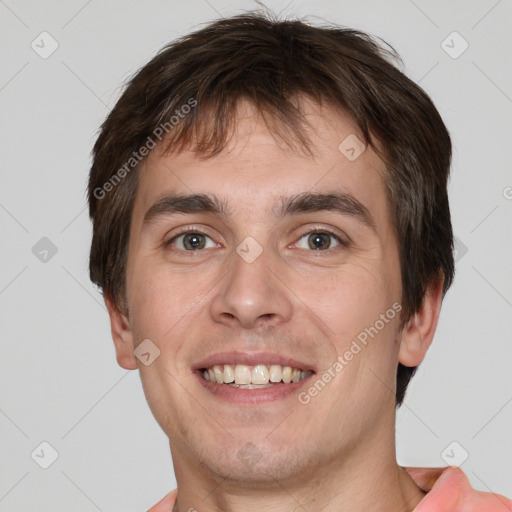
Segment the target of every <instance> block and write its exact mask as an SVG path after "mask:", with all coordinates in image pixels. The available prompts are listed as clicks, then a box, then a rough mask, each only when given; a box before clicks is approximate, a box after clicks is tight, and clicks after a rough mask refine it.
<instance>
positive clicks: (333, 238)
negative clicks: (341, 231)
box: [297, 230, 348, 251]
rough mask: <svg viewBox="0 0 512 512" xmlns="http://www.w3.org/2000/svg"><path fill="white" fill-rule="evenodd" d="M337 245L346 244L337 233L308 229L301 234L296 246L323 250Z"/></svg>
mask: <svg viewBox="0 0 512 512" xmlns="http://www.w3.org/2000/svg"><path fill="white" fill-rule="evenodd" d="M338 245H344V246H346V245H348V244H346V243H344V242H343V241H342V240H341V239H340V237H339V236H338V235H335V234H334V233H331V232H329V231H318V230H317V231H310V232H309V233H306V234H305V235H303V236H302V238H301V239H300V240H299V242H297V246H298V247H299V248H301V249H313V250H315V251H325V250H327V249H333V248H334V247H336V246H338Z"/></svg>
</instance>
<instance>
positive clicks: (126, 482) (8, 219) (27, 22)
mask: <svg viewBox="0 0 512 512" xmlns="http://www.w3.org/2000/svg"><path fill="white" fill-rule="evenodd" d="M287 4H288V3H287V2H284V1H283V2H281V1H269V2H267V3H266V5H268V6H269V7H271V8H273V9H274V10H276V11H278V12H279V11H281V10H283V9H284V13H286V14H290V15H301V16H302V15H313V16H318V17H321V18H324V19H326V20H329V21H332V22H336V23H339V24H342V25H346V26H350V27H354V28H358V29H362V30H366V31H369V32H371V33H373V34H376V35H379V36H381V37H383V38H384V39H385V40H387V41H388V42H390V43H391V44H392V45H393V46H395V48H396V49H397V50H398V51H399V53H400V54H401V55H402V57H403V59H404V62H405V72H406V74H407V75H408V76H410V77H411V78H412V79H414V80H415V81H417V82H419V83H420V84H421V86H422V87H423V88H424V89H425V90H426V91H427V93H428V94H430V96H431V97H432V99H433V100H434V102H435V104H436V105H437V107H438V109H439V110H440V112H441V115H442V116H443V118H444V120H445V122H446V124H447V126H448V129H449V130H450V132H451V135H452V137H453V143H454V146H455V152H454V161H453V174H452V178H451V183H450V199H451V207H452V215H453V225H454V231H455V233H456V236H457V238H458V239H459V240H460V243H461V244H463V245H460V246H459V249H460V250H459V254H458V261H457V277H456V280H455V283H454V285H453V287H452V289H451V291H450V292H449V293H448V295H447V297H446V299H445V302H444V305H443V310H442V315H441V319H440V324H439V327H438V333H437V335H436V338H435V340H434V344H433V346H432V347H431V350H430V352H429V354H428V356H427V359H426V360H425V362H424V364H423V365H422V366H421V367H420V370H419V372H418V374H417V376H416V377H415V378H414V380H413V381H412V384H411V386H410V390H409V393H408V396H407V399H406V403H405V405H404V406H403V407H402V408H401V409H400V412H399V415H398V423H397V449H398V459H399V462H400V463H401V464H404V465H413V466H444V465H446V462H445V460H443V458H442V454H443V453H444V454H445V457H446V454H448V456H452V458H454V460H457V458H460V457H462V455H463V453H464V452H463V451H462V450H466V451H467V452H468V453H469V458H468V459H467V460H466V461H465V462H464V463H463V465H462V468H463V469H464V471H465V473H466V474H467V475H468V477H469V479H470V481H471V483H472V484H473V486H474V487H476V488H478V489H481V490H486V491H489V490H492V491H494V492H499V493H501V494H505V495H507V496H509V497H512V441H511V433H512V429H511V426H512V403H511V402H512V381H511V361H512V340H511V323H512V322H511V317H512V315H511V314H512V272H511V270H510V262H511V261H512V260H511V252H512V251H511V248H512V228H511V222H510V220H511V218H512V199H511V198H512V173H511V170H510V162H511V143H510V142H511V140H510V132H511V130H510V117H511V116H510V114H511V112H512V99H511V97H512V76H511V55H512V52H511V49H512V45H511V43H512V36H511V32H510V30H509V27H510V26H511V25H512V23H511V22H512V2H511V1H510V0H501V1H496V0H480V1H472V2H467V1H462V0H459V1H452V2H446V1H441V0H438V1H430V2H427V1H426V0H414V1H413V0H396V1H392V2H380V1H362V2H360V1H355V0H352V1H344V2H334V1H333V0H332V1H329V0H314V1H299V0H296V1H292V2H290V3H289V4H288V6H287ZM286 6H287V7H286ZM252 7H254V3H253V2H250V1H242V2H228V1H227V0H208V1H206V0H188V1H187V2H175V1H163V0H160V1H157V0H154V1H148V2H130V3H129V2H122V1H119V0H118V1H109V2H100V1H99V0H90V1H88V2H86V1H84V0H73V1H67V2H64V1H52V2H35V1H32V2H29V1H16V0H0V42H1V44H0V48H1V49H0V51H1V66H0V109H1V117H0V119H1V124H0V130H1V133H0V140H1V163H0V172H1V179H2V181H1V188H0V222H1V229H2V250H1V252H0V258H1V260H0V310H1V331H0V332H1V337H2V338H1V339H2V341H1V354H2V357H1V358H0V379H1V381H0V436H1V437H0V447H1V453H0V456H1V459H0V473H1V478H0V511H2V512H3V511H10V512H20V511H29V510H30V511H49V510H52V511H54V512H59V511H69V510H73V511H77V512H78V511H83V512H86V511H96V510H100V511H105V512H106V511H121V510H123V511H131V510H133V511H142V510H146V509H147V508H148V507H149V506H150V505H153V504H154V503H156V502H157V501H158V500H159V499H160V498H162V497H163V496H164V495H165V494H166V493H167V492H168V491H169V490H171V489H172V488H174V486H175V480H174V476H173V471H172V465H171V459H170V454H169V449H168V444H167V438H166V437H165V436H164V434H163V433H162V432H161V430H160V428H159V427H158V425H157V423H156V421H155V420H154V419H153V417H152V415H151V413H150V411H149V409H148V407H147V405H146V402H145V399H144V396H143V393H142V389H141V384H140V379H139V376H138V373H137V372H127V371H125V370H123V369H121V368H119V367H118V366H117V363H116V361H115V354H114V348H113V344H112V341H111V338H110V330H109V323H108V318H107V314H106V310H105V308H104V306H103V303H102V298H101V295H100V294H99V293H98V291H97V290H96V289H95V288H94V287H93V286H92V285H91V283H90V282H89V279H88V271H87V265H88V250H89V244H90V234H91V229H90V223H89V220H88V216H87V211H86V207H85V192H84V191H85V187H86V179H87V173H88V169H89V165H90V156H89V155H90V150H91V147H92V144H93V142H94V140H95V134H96V131H97V129H98V127H99V125H100V124H101V122H102V121H103V119H104V118H105V116H106V115H107V113H108V111H109V110H110V109H111V108H112V107H113V106H114V104H115V101H116V99H117V98H118V97H119V94H120V86H121V84H122V82H123V81H125V80H126V79H127V78H128V77H129V76H130V75H131V74H132V73H134V72H135V71H136V70H137V69H138V68H139V67H140V66H141V65H143V64H144V63H145V62H146V61H148V60H149V59H150V58H151V57H152V56H153V55H154V54H155V52H156V51H157V50H158V49H160V47H161V46H163V45H164V44H165V43H167V42H169V41H170V40H172V39H174V38H175V37H176V36H179V35H181V34H184V33H186V32H188V31H190V30H191V29H192V28H196V27H198V25H199V24H200V23H203V22H206V21H210V20H212V19H213V18H215V17H217V16H218V15H230V14H234V13H237V12H240V11H241V10H243V9H247V8H252ZM285 7H286V9H285ZM43 31H47V32H49V34H51V36H52V37H53V38H54V39H55V40H56V41H57V42H58V45H59V47H58V49H57V50H56V51H55V53H53V54H52V55H51V56H50V57H48V58H47V59H43V58H41V57H40V56H39V54H38V53H36V52H35V51H34V50H33V49H32V48H31V43H32V41H34V40H35V41H36V43H37V42H38V41H39V43H38V44H39V45H40V46H42V45H43V43H41V42H40V38H39V39H38V36H39V34H40V33H41V32H43ZM453 31H457V32H458V33H459V34H460V35H461V36H462V37H463V38H464V39H465V40H466V41H467V42H468V43H469V48H468V49H467V50H466V51H465V52H464V53H463V54H462V55H460V56H459V57H458V58H456V59H454V58H452V57H451V56H449V55H448V54H447V53H446V52H445V51H444V49H443V48H442V46H441V44H442V41H443V40H445V39H446V38H447V36H448V35H449V34H451V33H452V32H453ZM456 37H457V36H456ZM44 44H45V48H46V49H48V48H49V44H50V42H49V40H48V39H47V40H46V42H45V43H44ZM446 44H448V45H450V46H452V47H453V48H452V50H451V51H452V53H453V52H456V51H458V50H460V49H461V48H462V46H461V44H463V42H462V40H460V39H457V38H456V39H453V37H452V39H448V40H447V42H446V43H445V45H446ZM507 187H508V188H507ZM42 237H48V238H49V239H50V240H51V241H52V242H53V244H55V246H56V247H57V249H58V252H57V253H56V254H55V255H54V256H52V257H50V255H51V253H49V255H48V257H47V259H48V261H46V262H42V261H40V259H38V257H36V255H34V254H33V252H32V247H33V246H34V245H35V244H36V243H37V242H38V241H39V240H40V239H41V238H42ZM466 249H467V253H465V250H466ZM40 257H42V255H40ZM42 441H47V442H49V443H50V444H51V445H52V446H53V447H54V448H55V449H56V450H57V452H58V454H59V457H58V459H57V460H56V461H55V463H54V464H53V465H51V466H50V467H49V468H48V469H42V468H40V467H39V465H38V464H36V462H35V461H34V460H33V459H32V458H31V453H32V451H33V450H34V449H35V448H37V447H38V446H39V444H40V443H41V442H42ZM453 441H456V442H457V443H458V444H457V445H452V446H451V447H450V448H448V450H445V449H446V448H447V447H448V446H449V445H450V443H452V442H453ZM452 449H453V451H452ZM43 451H44V450H43ZM37 453H39V454H40V459H39V460H42V459H43V458H44V457H43V456H42V455H41V452H40V451H39V452H37ZM44 456H45V457H47V456H48V451H47V452H46V454H45V455H44ZM35 458H36V459H37V457H35Z"/></svg>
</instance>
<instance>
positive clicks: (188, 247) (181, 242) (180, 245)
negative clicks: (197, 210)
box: [166, 232, 217, 251]
mask: <svg viewBox="0 0 512 512" xmlns="http://www.w3.org/2000/svg"><path fill="white" fill-rule="evenodd" d="M208 240H209V241H210V245H207V244H208ZM166 245H174V246H175V247H176V248H177V249H179V250H182V251H197V250H199V249H211V248H212V247H216V246H217V244H216V243H215V242H214V241H213V240H212V239H211V238H210V237H209V236H207V235H203V234H202V233H195V232H189V233H182V234H181V235H177V236H175V237H174V238H171V239H170V240H169V241H168V242H166Z"/></svg>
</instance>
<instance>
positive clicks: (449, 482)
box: [148, 466, 512, 512]
mask: <svg viewBox="0 0 512 512" xmlns="http://www.w3.org/2000/svg"><path fill="white" fill-rule="evenodd" d="M404 469H406V470H407V472H408V473H409V475H411V477H412V479H413V480H414V481H415V482H416V484H417V485H418V487H420V488H421V489H423V490H424V491H425V492H428V494H427V495H426V496H425V497H424V498H423V499H422V500H421V502H420V503H419V504H418V506H417V507H416V508H415V509H414V512H511V511H512V500H509V499H507V498H505V497H504V496H501V495H500V494H493V493H490V492H481V491H475V490H474V489H473V488H472V487H471V485H470V483H469V480H468V479H467V477H466V475H465V474H464V473H463V472H462V470H461V469H459V468H457V467H455V466H448V467H447V468H404ZM177 492H178V491H177V489H175V490H174V491H172V492H170V493H169V494H168V495H167V496H166V497H165V498H164V499H163V500H161V501H159V502H158V503H157V504H156V505H155V506H154V507H152V508H150V509H149V510H148V512H171V510H172V507H173V506H174V502H175V500H176V494H177Z"/></svg>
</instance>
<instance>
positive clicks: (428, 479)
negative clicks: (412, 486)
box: [404, 466, 512, 512]
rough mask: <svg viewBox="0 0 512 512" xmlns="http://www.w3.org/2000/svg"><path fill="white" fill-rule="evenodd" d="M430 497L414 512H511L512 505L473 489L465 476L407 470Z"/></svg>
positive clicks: (449, 471)
mask: <svg viewBox="0 0 512 512" xmlns="http://www.w3.org/2000/svg"><path fill="white" fill-rule="evenodd" d="M404 469H405V470H406V471H407V472H408V473H409V474H410V475H411V477H412V479H413V480H414V481H415V482H416V484H417V485H418V486H419V487H420V488H421V489H422V490H424V491H426V492H428V494H427V495H426V496H425V498H423V500H422V501H421V502H420V504H419V505H418V506H417V507H416V508H415V509H414V512H452V511H454V510H456V511H457V512H512V501H511V500H509V499H507V498H505V497H504V496H502V495H500V494H495V493H490V492H481V491H477V490H475V489H473V488H472V487H471V484H470V482H469V480H468V478H467V476H466V475H465V474H464V472H463V471H462V470H461V469H460V468H458V467H456V466H448V467H446V468H404Z"/></svg>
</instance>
